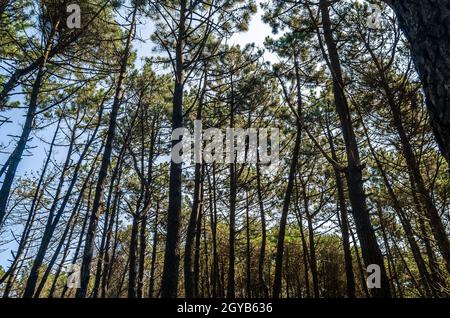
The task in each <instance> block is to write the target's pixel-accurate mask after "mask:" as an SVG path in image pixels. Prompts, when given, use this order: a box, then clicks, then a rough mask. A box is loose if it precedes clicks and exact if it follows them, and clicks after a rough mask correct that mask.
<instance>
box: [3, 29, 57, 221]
mask: <svg viewBox="0 0 450 318" xmlns="http://www.w3.org/2000/svg"><path fill="white" fill-rule="evenodd" d="M57 28H58V26H55V27H53V28H52V31H51V33H50V36H49V38H48V40H47V44H46V47H45V50H44V52H45V53H44V55H43V56H44V58H43V60H42V62H41V63H40V64H39V68H38V71H37V75H36V79H35V80H34V84H33V87H32V91H31V96H30V104H29V105H28V110H27V114H26V117H25V124H24V126H23V129H22V134H21V135H20V138H19V141H18V142H17V145H16V148H15V149H14V150H13V152H12V153H11V156H10V158H9V159H8V160H7V162H8V169H7V170H6V174H5V178H4V180H3V184H2V187H1V188H0V228H1V227H2V225H3V222H4V217H5V215H6V208H7V204H8V199H9V194H10V192H11V187H12V184H13V181H14V177H15V176H16V171H17V167H18V166H19V163H20V161H21V160H22V156H23V152H24V151H25V148H26V145H27V143H28V141H29V138H30V134H31V131H32V129H33V124H34V119H35V115H36V110H37V108H38V97H39V92H40V90H41V85H42V81H43V77H44V75H45V72H46V66H47V61H48V56H49V52H50V50H51V47H52V45H53V38H54V36H55V33H56V32H57V30H56V29H57Z"/></svg>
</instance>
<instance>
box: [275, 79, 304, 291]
mask: <svg viewBox="0 0 450 318" xmlns="http://www.w3.org/2000/svg"><path fill="white" fill-rule="evenodd" d="M298 85H300V84H299V83H298ZM302 106H303V101H302V96H301V93H300V90H299V89H298V92H297V114H298V115H299V116H300V118H301V116H302ZM296 122H297V124H296V128H297V131H296V137H295V144H294V151H293V154H292V161H291V165H290V167H289V176H288V184H287V188H286V194H285V197H284V201H283V210H282V212H281V219H280V230H279V232H278V241H277V254H276V258H275V277H274V283H273V292H272V297H273V298H279V297H280V294H281V288H282V286H281V285H282V282H281V278H282V271H283V252H284V237H285V234H286V224H287V216H288V212H289V207H290V204H291V197H292V191H293V188H294V179H295V174H296V170H297V161H298V158H299V154H300V145H301V140H302V128H301V123H300V122H299V120H298V118H297V121H296Z"/></svg>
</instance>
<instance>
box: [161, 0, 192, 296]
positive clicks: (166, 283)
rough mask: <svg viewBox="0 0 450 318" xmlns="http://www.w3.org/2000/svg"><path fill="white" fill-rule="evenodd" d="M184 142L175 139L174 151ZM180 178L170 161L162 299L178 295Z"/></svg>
mask: <svg viewBox="0 0 450 318" xmlns="http://www.w3.org/2000/svg"><path fill="white" fill-rule="evenodd" d="M186 10H187V0H181V1H180V21H179V23H178V28H179V29H178V36H177V40H176V41H177V43H176V57H175V58H176V61H175V62H176V76H175V90H174V94H173V112H172V131H174V130H175V129H177V128H180V127H182V126H183V92H184V59H183V47H184V37H185V32H186V31H185V28H186V26H185V23H186ZM178 142H181V140H180V141H177V140H172V148H173V147H174V146H175V145H176V144H177V143H178ZM181 178H182V163H181V162H180V163H175V162H174V161H173V160H171V162H170V177H169V208H168V212H167V238H166V248H165V253H164V269H163V276H162V283H161V296H162V297H163V298H176V297H177V296H178V274H179V271H178V265H179V261H180V255H179V241H180V233H179V232H180V218H181V201H182V194H181Z"/></svg>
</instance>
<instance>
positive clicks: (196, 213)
mask: <svg viewBox="0 0 450 318" xmlns="http://www.w3.org/2000/svg"><path fill="white" fill-rule="evenodd" d="M204 77H205V78H204V83H203V88H202V92H201V95H200V98H199V105H198V108H197V115H196V120H197V121H201V120H202V109H203V99H204V96H205V93H206V84H207V74H206V70H205V74H204ZM195 143H202V141H201V140H195ZM202 148H203V145H202V144H201V145H196V147H195V148H194V149H195V154H194V157H195V172H194V197H193V204H192V210H191V215H190V218H189V224H188V228H187V232H186V244H185V248H184V289H185V297H186V298H192V297H196V296H197V295H196V294H195V288H194V286H195V281H194V276H195V274H194V272H193V269H192V250H193V245H194V238H195V234H196V229H197V228H198V227H199V226H200V225H199V223H198V222H199V219H200V213H201V208H202V200H201V198H202V196H203V193H202V192H203V174H202V170H203V164H202V161H203V158H202V153H201V149H202ZM199 161H200V162H199ZM197 231H198V230H197Z"/></svg>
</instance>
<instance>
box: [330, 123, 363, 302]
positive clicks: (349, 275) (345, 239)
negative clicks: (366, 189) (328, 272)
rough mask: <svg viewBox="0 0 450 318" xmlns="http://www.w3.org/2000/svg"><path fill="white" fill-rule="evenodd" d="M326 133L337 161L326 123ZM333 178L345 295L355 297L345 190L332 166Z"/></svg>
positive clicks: (339, 176) (338, 173) (338, 172)
mask: <svg viewBox="0 0 450 318" xmlns="http://www.w3.org/2000/svg"><path fill="white" fill-rule="evenodd" d="M326 128H327V135H328V143H329V144H330V150H331V157H332V158H333V160H334V161H336V162H338V158H337V155H336V150H335V148H334V143H333V139H332V136H331V131H330V128H329V126H328V124H327V127H326ZM333 170H334V178H335V180H336V188H337V195H338V208H339V212H340V218H339V220H340V228H341V233H342V248H343V250H344V261H345V277H346V282H347V297H348V298H355V297H356V295H355V275H354V273H353V260H352V252H351V247H350V235H349V231H348V228H349V223H348V214H347V203H346V201H345V190H344V182H343V180H342V176H341V173H340V171H338V169H336V168H334V169H333Z"/></svg>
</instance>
